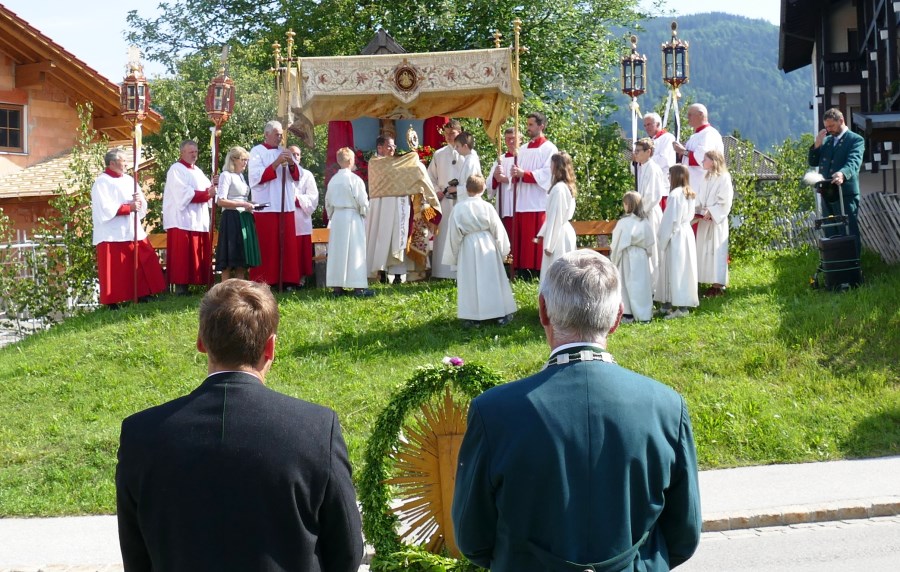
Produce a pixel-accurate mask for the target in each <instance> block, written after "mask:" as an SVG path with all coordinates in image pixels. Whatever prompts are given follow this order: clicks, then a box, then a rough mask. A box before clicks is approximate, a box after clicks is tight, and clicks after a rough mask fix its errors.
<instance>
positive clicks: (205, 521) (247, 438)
mask: <svg viewBox="0 0 900 572" xmlns="http://www.w3.org/2000/svg"><path fill="white" fill-rule="evenodd" d="M277 328H278V306H277V304H276V302H275V298H274V297H273V296H272V293H271V292H270V291H269V287H268V286H266V285H265V284H259V283H255V282H247V281H244V280H227V281H225V282H223V283H221V284H218V285H216V286H215V287H214V288H212V289H211V290H210V291H209V292H208V293H207V294H206V296H204V297H203V300H202V302H201V303H200V331H199V334H198V336H197V349H198V350H200V351H201V352H202V353H205V354H206V355H207V358H208V370H209V376H208V377H207V378H206V380H205V381H204V382H203V383H202V384H201V385H200V386H199V387H198V388H197V389H195V390H194V391H193V392H191V393H190V394H188V395H185V396H184V397H181V398H179V399H176V400H174V401H170V402H168V403H165V404H163V405H159V406H157V407H153V408H151V409H147V410H145V411H142V412H140V413H137V414H135V415H132V416H131V417H129V418H127V419H125V421H124V422H123V423H122V435H121V441H120V445H119V464H118V467H117V469H116V500H117V507H118V521H119V542H120V544H121V548H122V559H123V561H124V564H125V570H126V571H127V572H131V571H144V570H161V571H165V572H202V571H210V572H212V571H215V572H221V571H229V570H234V571H240V572H245V571H255V572H257V571H259V572H261V571H273V572H274V571H291V572H297V571H300V570H303V571H318V570H327V571H329V572H331V571H348V572H349V571H351V570H352V571H354V572H355V571H356V570H357V569H358V568H359V563H360V560H361V559H362V554H363V545H362V535H361V532H360V515H359V511H358V509H357V506H356V494H355V492H354V489H353V484H352V481H351V478H350V463H349V461H348V458H347V448H346V446H345V444H344V440H343V437H342V436H341V427H340V424H339V423H338V420H337V416H336V415H335V413H334V411H332V410H330V409H327V408H325V407H321V406H318V405H314V404H312V403H307V402H305V401H301V400H299V399H295V398H293V397H288V396H286V395H282V394H280V393H277V392H275V391H273V390H271V389H268V388H266V386H265V385H264V381H265V376H266V373H267V372H268V371H269V367H270V366H271V365H272V360H273V359H274V357H275V332H276V330H277Z"/></svg>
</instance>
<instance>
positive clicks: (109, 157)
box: [103, 147, 125, 167]
mask: <svg viewBox="0 0 900 572" xmlns="http://www.w3.org/2000/svg"><path fill="white" fill-rule="evenodd" d="M119 157H122V159H123V160H124V159H125V150H124V149H122V148H121V147H114V148H112V149H110V150H109V151H107V152H106V155H104V156H103V162H104V163H105V164H106V166H107V167H109V164H110V163H112V162H113V161H115V160H116V159H118V158H119Z"/></svg>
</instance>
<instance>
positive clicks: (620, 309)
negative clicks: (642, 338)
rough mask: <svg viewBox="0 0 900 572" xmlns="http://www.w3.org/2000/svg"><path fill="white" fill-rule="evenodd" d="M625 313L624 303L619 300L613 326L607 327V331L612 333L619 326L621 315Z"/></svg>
mask: <svg viewBox="0 0 900 572" xmlns="http://www.w3.org/2000/svg"><path fill="white" fill-rule="evenodd" d="M624 313H625V305H624V304H622V303H621V302H619V313H618V314H617V315H616V322H615V323H614V324H613V327H611V328H610V329H609V333H610V334H611V333H613V332H615V331H616V329H617V328H618V327H619V324H620V323H621V322H622V315H623V314H624Z"/></svg>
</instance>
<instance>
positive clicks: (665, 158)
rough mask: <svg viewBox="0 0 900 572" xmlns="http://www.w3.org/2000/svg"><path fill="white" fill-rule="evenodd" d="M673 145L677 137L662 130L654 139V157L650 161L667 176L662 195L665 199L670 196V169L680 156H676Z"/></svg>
mask: <svg viewBox="0 0 900 572" xmlns="http://www.w3.org/2000/svg"><path fill="white" fill-rule="evenodd" d="M672 143H675V136H674V135H672V134H671V133H669V132H668V131H666V130H665V129H660V130H659V131H657V132H656V136H655V137H654V138H653V156H652V157H650V160H651V161H653V162H654V163H656V164H657V166H659V170H660V171H662V172H663V174H664V175H665V176H666V181H667V182H666V186H665V188H664V189H663V194H662V196H664V197H668V196H669V184H668V180H669V167H671V166H672V165H674V164H675V163H677V162H678V155H676V154H675V147H674V146H673V145H672Z"/></svg>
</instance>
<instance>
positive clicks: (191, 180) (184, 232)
mask: <svg viewBox="0 0 900 572" xmlns="http://www.w3.org/2000/svg"><path fill="white" fill-rule="evenodd" d="M196 162H197V143H195V142H194V141H183V142H182V143H181V147H180V157H179V159H178V161H176V162H175V163H173V164H172V166H171V167H169V171H168V173H167V174H166V186H165V187H164V189H163V228H164V229H166V275H167V278H168V281H169V284H174V285H175V293H176V294H187V285H188V284H207V283H208V282H209V279H210V273H211V272H212V240H211V237H210V236H209V209H210V206H211V204H212V199H213V198H215V196H216V188H215V185H213V184H212V182H211V181H210V180H209V179H208V178H207V177H206V175H204V174H203V171H201V170H200V167H198V166H197V165H196V164H195V163H196Z"/></svg>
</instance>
